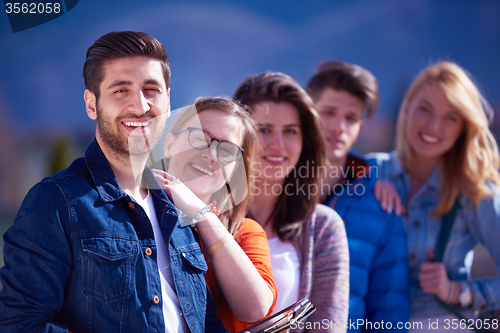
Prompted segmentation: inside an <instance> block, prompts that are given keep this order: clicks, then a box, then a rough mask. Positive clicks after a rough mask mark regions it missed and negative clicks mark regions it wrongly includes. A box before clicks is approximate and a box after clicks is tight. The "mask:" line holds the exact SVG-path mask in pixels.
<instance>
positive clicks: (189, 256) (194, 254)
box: [180, 249, 208, 272]
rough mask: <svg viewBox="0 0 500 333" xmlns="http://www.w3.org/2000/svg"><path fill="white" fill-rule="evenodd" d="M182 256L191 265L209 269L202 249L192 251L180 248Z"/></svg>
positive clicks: (201, 269)
mask: <svg viewBox="0 0 500 333" xmlns="http://www.w3.org/2000/svg"><path fill="white" fill-rule="evenodd" d="M180 254H181V257H182V258H183V260H184V261H186V263H187V264H189V266H191V267H193V268H195V269H197V270H200V271H203V272H205V271H206V270H207V269H208V266H207V262H206V261H205V257H204V256H203V253H202V252H201V250H199V249H197V250H190V251H183V250H180Z"/></svg>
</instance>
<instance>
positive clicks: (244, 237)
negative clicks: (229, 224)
mask: <svg viewBox="0 0 500 333" xmlns="http://www.w3.org/2000/svg"><path fill="white" fill-rule="evenodd" d="M235 239H236V241H237V242H238V244H239V245H240V247H241V248H242V249H243V251H244V252H245V253H246V254H247V256H248V258H249V259H250V261H251V262H252V263H253V264H254V266H255V268H256V269H257V271H258V272H259V273H260V275H261V276H262V278H263V279H264V281H266V283H267V285H268V286H269V288H270V289H271V291H272V292H273V296H274V301H273V305H272V306H271V308H270V309H269V312H268V313H267V315H266V317H267V316H270V315H271V313H272V312H273V311H274V307H275V305H276V298H277V294H278V290H277V288H276V284H275V283H274V278H273V274H272V272H271V259H270V257H269V245H268V244H267V237H266V232H265V231H264V229H262V227H261V226H260V224H258V223H257V222H255V221H254V220H251V219H245V220H244V221H243V223H242V224H241V227H240V229H239V230H238V235H237V236H236V237H235ZM202 250H203V253H205V249H204V248H202ZM205 259H206V261H207V264H208V270H207V273H206V275H205V280H206V282H207V285H208V288H209V289H210V293H211V294H212V297H213V298H214V301H215V304H216V305H217V316H218V317H219V318H220V320H221V321H222V323H223V324H224V326H225V327H226V329H227V330H228V331H229V332H239V331H241V330H243V329H245V328H247V327H248V326H251V325H252V324H254V323H246V322H243V321H241V320H238V319H236V317H235V316H234V315H233V312H232V311H231V309H230V308H229V305H228V304H227V302H226V299H225V298H224V295H223V294H222V291H221V289H220V287H219V285H218V284H217V283H216V281H215V276H214V273H213V270H212V265H211V264H210V260H209V258H208V256H207V255H206V254H205Z"/></svg>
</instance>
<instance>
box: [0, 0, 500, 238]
mask: <svg viewBox="0 0 500 333" xmlns="http://www.w3.org/2000/svg"><path fill="white" fill-rule="evenodd" d="M499 18H500V1H499V0H335V1H332V0H328V1H322V0H314V1H307V2H306V1H303V0H301V1H291V0H289V1H281V0H248V1H238V0H236V1H235V0H232V1H229V0H218V1H190V0H185V1H168V0H134V1H131V0H121V1H102V0H80V1H79V3H78V4H77V5H76V6H75V7H74V8H73V9H72V10H71V11H69V12H67V13H66V14H64V15H62V16H61V17H59V18H57V19H55V20H53V21H50V22H47V23H45V24H43V25H40V26H37V27H34V28H32V29H29V30H25V31H21V32H17V33H13V32H12V30H11V28H10V25H9V21H8V18H7V14H6V13H5V12H3V11H2V12H1V13H0V149H1V151H0V153H1V157H0V159H1V160H0V233H3V230H5V228H6V227H7V226H8V225H9V224H10V223H12V219H13V214H15V212H16V211H17V209H18V208H19V205H20V203H21V200H22V198H23V197H24V195H26V192H27V191H28V189H29V188H30V187H31V186H33V185H34V184H35V183H36V182H38V181H39V180H40V179H41V178H43V177H44V176H47V175H50V174H51V173H52V171H53V170H57V167H54V159H55V157H54V156H59V157H60V156H62V158H60V159H59V160H58V161H59V164H58V165H59V166H61V165H62V166H63V167H64V166H67V163H69V161H71V160H72V159H73V158H75V157H77V156H81V155H82V153H83V151H84V149H85V148H86V146H87V145H88V144H89V143H90V141H91V140H92V138H93V136H94V131H95V123H94V122H93V121H92V120H90V119H89V118H88V117H87V114H86V112H85V108H84V102H83V92H84V85H83V79H82V74H81V73H82V67H83V63H84V61H85V53H86V50H87V48H88V47H89V46H90V45H91V44H92V43H93V42H94V41H95V40H96V39H97V38H98V37H99V36H101V35H103V34H105V33H107V32H109V31H113V30H137V31H144V32H147V33H149V34H151V35H152V36H154V37H156V38H157V39H158V40H159V41H160V42H162V43H163V44H164V45H165V47H166V49H167V51H168V52H169V54H170V65H171V69H172V80H171V88H172V91H171V104H172V109H176V108H180V107H182V106H185V105H187V104H189V103H191V102H193V100H194V99H195V98H196V97H198V96H204V95H210V96H218V95H225V96H231V95H232V94H233V92H234V91H235V89H236V88H237V86H238V85H239V84H240V83H241V82H242V81H243V80H244V79H245V78H246V77H247V76H248V75H254V74H258V73H261V72H264V71H282V72H284V73H287V74H289V75H291V76H292V77H294V78H295V79H296V80H297V81H298V82H299V83H300V84H302V85H305V84H306V83H307V80H308V78H309V77H310V76H311V74H312V73H313V71H314V69H315V68H316V66H317V65H318V64H320V63H321V62H324V61H327V60H330V59H337V60H343V61H348V62H353V63H356V64H358V65H361V66H363V67H366V68H367V69H369V70H370V71H372V72H373V73H374V74H375V76H376V77H377V78H378V79H379V84H380V91H381V106H380V109H379V111H378V113H377V115H376V116H375V117H374V119H372V120H370V121H368V122H367V123H366V124H365V127H364V130H363V133H362V135H361V137H360V140H359V143H358V144H357V145H356V146H355V148H356V150H358V151H359V152H362V153H364V152H368V151H387V150H389V149H391V146H392V143H393V127H394V121H395V117H396V114H397V110H398V107H399V103H400V101H401V99H402V96H403V94H404V92H405V90H406V88H407V87H408V85H409V83H410V82H411V80H412V79H413V78H414V77H415V76H416V75H417V74H418V72H419V71H420V70H422V69H423V68H425V67H426V66H427V65H429V64H431V63H433V62H436V61H439V60H452V61H455V62H457V63H458V64H460V65H461V66H463V67H465V68H466V69H468V70H469V71H470V72H471V74H472V75H473V76H474V77H475V79H476V81H477V82H478V84H479V87H480V88H481V90H482V91H483V93H484V95H485V97H486V98H487V99H488V100H489V102H490V103H491V104H492V105H493V107H494V108H495V110H496V112H497V113H498V112H499V111H500V80H499V77H500V63H499V59H500V19H499ZM499 127H500V126H497V125H495V129H496V128H499ZM58 152H59V155H57V154H58ZM61 152H62V153H61ZM56 164H57V163H56ZM2 221H3V222H2ZM2 228H3V229H2Z"/></svg>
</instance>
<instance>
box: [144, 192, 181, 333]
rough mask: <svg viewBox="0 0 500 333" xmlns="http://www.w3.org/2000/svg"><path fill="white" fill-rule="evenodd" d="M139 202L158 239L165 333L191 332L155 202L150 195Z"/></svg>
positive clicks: (157, 247)
mask: <svg viewBox="0 0 500 333" xmlns="http://www.w3.org/2000/svg"><path fill="white" fill-rule="evenodd" d="M137 203H138V204H139V205H141V207H142V208H143V209H144V211H145V212H146V215H147V216H148V217H149V220H150V221H151V226H152V227H153V233H154V236H155V241H156V249H157V252H158V271H159V273H160V283H161V298H162V301H163V302H162V305H163V307H162V310H163V320H164V321H165V333H174V332H175V333H181V332H182V333H184V332H189V329H188V327H187V324H186V320H184V316H183V315H182V310H181V305H180V303H179V299H178V298H177V294H176V293H175V290H174V289H173V287H174V279H173V277H172V269H171V268H170V257H169V255H168V246H167V243H166V242H165V239H164V238H163V235H162V233H161V229H160V225H159V224H158V219H157V218H156V211H155V207H154V204H153V198H152V197H151V196H150V195H149V191H148V196H147V197H146V199H144V200H137Z"/></svg>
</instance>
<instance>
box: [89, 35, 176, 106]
mask: <svg viewBox="0 0 500 333" xmlns="http://www.w3.org/2000/svg"><path fill="white" fill-rule="evenodd" d="M136 56H146V57H150V58H153V59H157V60H159V61H160V63H161V67H162V70H163V77H164V79H165V85H166V86H167V88H168V87H169V85H170V66H169V63H168V54H167V51H165V47H164V46H163V45H162V44H161V43H160V42H159V41H158V40H157V39H156V38H154V37H152V36H150V35H148V34H147V33H145V32H137V31H113V32H109V33H107V34H105V35H103V36H101V37H99V39H97V40H96V41H95V42H94V44H92V46H90V47H89V48H88V50H87V58H86V60H85V64H84V65H83V80H84V83H85V88H86V89H89V90H90V91H92V92H93V93H94V95H96V98H99V94H100V92H99V86H100V84H101V82H102V80H104V71H103V66H104V64H105V63H106V61H109V60H113V59H119V58H128V57H136Z"/></svg>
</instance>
